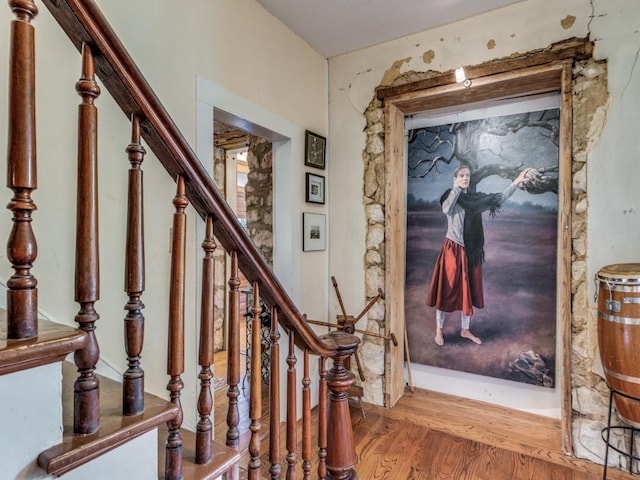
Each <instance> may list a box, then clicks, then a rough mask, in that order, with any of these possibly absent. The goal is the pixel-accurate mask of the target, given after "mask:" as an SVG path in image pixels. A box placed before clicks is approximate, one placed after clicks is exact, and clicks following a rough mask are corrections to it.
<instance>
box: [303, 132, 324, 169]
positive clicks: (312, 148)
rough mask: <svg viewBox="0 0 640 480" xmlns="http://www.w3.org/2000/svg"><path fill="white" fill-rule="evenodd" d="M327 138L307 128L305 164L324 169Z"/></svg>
mask: <svg viewBox="0 0 640 480" xmlns="http://www.w3.org/2000/svg"><path fill="white" fill-rule="evenodd" d="M326 150H327V139H326V138H325V137H321V136H320V135H318V134H317V133H313V132H310V131H309V130H307V131H306V132H305V135H304V164H305V165H308V166H309V167H314V168H320V169H321V170H324V167H325V154H326Z"/></svg>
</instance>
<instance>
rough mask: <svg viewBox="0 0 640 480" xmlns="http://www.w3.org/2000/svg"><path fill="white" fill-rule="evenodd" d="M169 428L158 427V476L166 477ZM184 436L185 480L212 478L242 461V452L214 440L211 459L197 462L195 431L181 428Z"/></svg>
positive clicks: (210, 479) (183, 462) (209, 479)
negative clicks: (166, 444)
mask: <svg viewBox="0 0 640 480" xmlns="http://www.w3.org/2000/svg"><path fill="white" fill-rule="evenodd" d="M167 435H168V430H167V427H166V425H163V426H161V427H160V428H159V429H158V472H159V476H158V478H161V479H164V475H163V474H162V473H163V472H164V467H165V463H164V462H165V452H166V450H165V442H166V439H167ZM180 435H181V436H182V445H183V446H182V478H183V480H212V479H215V478H218V477H220V476H221V475H222V474H224V473H226V472H227V471H228V470H229V469H230V468H232V467H233V466H234V465H237V464H238V463H239V462H240V452H239V451H238V450H236V449H234V448H231V447H228V446H226V445H222V444H220V443H218V442H216V441H214V442H213V452H212V457H211V460H210V461H209V462H208V463H205V464H203V465H198V464H196V463H195V455H196V451H195V444H196V440H195V438H196V436H195V433H193V432H191V431H189V430H181V431H180Z"/></svg>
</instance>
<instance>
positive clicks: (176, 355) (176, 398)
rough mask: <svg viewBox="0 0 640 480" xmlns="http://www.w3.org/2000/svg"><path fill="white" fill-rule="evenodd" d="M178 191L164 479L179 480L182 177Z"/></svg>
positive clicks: (183, 234) (183, 250) (183, 232)
mask: <svg viewBox="0 0 640 480" xmlns="http://www.w3.org/2000/svg"><path fill="white" fill-rule="evenodd" d="M177 180H178V188H177V192H176V196H175V197H174V199H173V205H174V206H175V209H176V211H175V213H174V214H173V238H172V243H171V280H170V286H169V350H168V355H169V357H168V359H167V375H169V376H170V377H171V378H170V379H169V383H168V384H167V390H169V393H170V398H171V402H173V403H175V404H176V405H177V406H178V414H177V415H176V417H175V418H174V419H173V420H170V421H168V422H167V427H168V428H169V436H168V438H167V445H166V462H165V479H166V480H174V479H181V478H182V436H181V435H180V427H181V426H182V420H183V413H182V404H181V403H180V393H181V391H182V388H183V387H184V384H183V383H182V378H181V375H182V374H183V373H184V301H185V296H184V288H185V254H186V237H187V216H186V214H185V212H184V211H185V209H186V208H187V205H189V200H187V197H186V195H185V184H184V178H183V177H182V176H180V175H179V176H178V179H177Z"/></svg>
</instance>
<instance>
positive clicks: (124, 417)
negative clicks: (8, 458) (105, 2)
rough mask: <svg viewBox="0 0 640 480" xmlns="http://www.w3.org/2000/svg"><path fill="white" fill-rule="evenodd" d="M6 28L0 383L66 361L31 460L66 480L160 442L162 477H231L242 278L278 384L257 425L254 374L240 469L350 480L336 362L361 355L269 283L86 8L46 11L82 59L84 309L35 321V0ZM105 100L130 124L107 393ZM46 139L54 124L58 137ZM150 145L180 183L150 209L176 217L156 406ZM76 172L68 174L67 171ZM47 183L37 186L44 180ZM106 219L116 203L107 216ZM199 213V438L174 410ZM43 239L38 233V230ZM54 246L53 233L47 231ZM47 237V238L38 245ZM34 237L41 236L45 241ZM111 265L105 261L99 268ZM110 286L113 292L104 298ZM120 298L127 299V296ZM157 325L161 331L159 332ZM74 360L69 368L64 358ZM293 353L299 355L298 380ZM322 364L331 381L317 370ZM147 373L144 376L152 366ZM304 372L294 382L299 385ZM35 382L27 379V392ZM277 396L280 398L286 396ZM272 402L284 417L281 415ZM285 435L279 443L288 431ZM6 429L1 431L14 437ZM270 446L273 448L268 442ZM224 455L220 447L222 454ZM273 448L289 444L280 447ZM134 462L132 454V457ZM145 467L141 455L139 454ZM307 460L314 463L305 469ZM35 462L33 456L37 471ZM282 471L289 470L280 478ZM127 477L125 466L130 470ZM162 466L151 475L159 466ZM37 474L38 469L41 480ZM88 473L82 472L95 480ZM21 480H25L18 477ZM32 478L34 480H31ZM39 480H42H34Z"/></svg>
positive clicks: (78, 269) (217, 197)
mask: <svg viewBox="0 0 640 480" xmlns="http://www.w3.org/2000/svg"><path fill="white" fill-rule="evenodd" d="M8 3H9V8H10V9H11V11H12V13H13V15H14V17H15V19H14V20H13V21H12V23H11V33H10V48H9V50H10V62H9V96H10V99H9V112H8V115H9V122H8V130H9V131H8V139H9V142H8V144H9V146H10V148H9V149H8V155H7V172H8V175H7V186H8V187H9V188H10V189H11V191H12V192H13V196H12V197H11V199H10V200H9V205H8V209H9V211H10V212H11V214H12V220H13V227H12V231H11V232H10V233H9V236H8V241H7V258H8V260H9V262H10V266H11V268H12V269H13V271H14V274H13V275H12V276H11V278H9V279H8V281H7V319H6V321H3V322H2V326H1V327H0V376H3V375H9V374H12V373H16V372H26V371H29V370H31V369H35V368H37V367H39V366H42V365H51V364H53V363H57V362H62V365H63V367H62V368H61V370H62V378H63V387H62V389H63V395H62V398H61V400H60V401H61V402H62V403H63V404H64V405H65V407H64V416H63V424H64V434H63V438H62V441H61V442H57V443H55V444H53V445H50V446H49V447H48V448H45V449H44V450H43V451H41V452H40V454H39V455H38V458H37V463H38V465H39V467H40V468H41V469H42V470H43V471H44V472H46V473H47V474H49V475H53V476H60V475H68V474H72V472H76V471H78V470H79V469H80V468H81V467H82V468H86V467H87V466H89V465H91V463H92V462H94V461H96V459H99V458H101V457H103V456H104V455H106V454H108V453H110V452H112V451H115V450H117V449H120V448H126V446H127V445H128V444H129V443H130V442H132V441H133V440H135V439H138V438H142V437H143V436H146V435H148V434H149V433H153V432H156V431H158V432H159V436H160V437H162V438H161V439H159V442H160V443H161V444H162V445H163V447H162V452H163V453H162V454H161V455H160V456H159V457H160V458H159V459H158V464H159V467H158V470H159V472H161V473H160V474H159V476H160V477H161V478H162V477H164V478H165V479H167V480H173V479H182V478H188V479H209V478H211V479H213V478H218V477H220V476H224V477H225V478H227V479H236V478H238V474H239V462H240V461H241V448H242V444H243V442H242V438H241V432H240V431H239V428H238V423H239V411H238V397H239V384H240V367H239V365H240V360H239V358H240V322H243V321H245V319H244V316H243V312H241V311H240V292H239V284H240V281H239V276H240V273H242V274H243V275H244V277H246V278H247V280H248V281H249V283H250V284H251V286H252V289H253V295H254V296H253V298H254V303H255V305H257V307H254V309H253V310H252V311H253V320H252V322H253V323H252V332H253V335H254V337H253V342H252V348H253V349H255V350H253V352H252V362H254V363H253V364H252V365H251V370H252V371H255V372H257V371H260V367H261V366H260V363H259V362H260V357H261V348H262V345H261V341H260V338H259V334H260V329H261V324H260V319H259V313H260V308H259V305H260V301H263V302H264V304H265V305H267V306H268V308H269V309H270V312H271V325H270V344H269V346H268V350H269V351H270V355H271V377H270V382H269V387H268V392H269V394H268V402H269V412H270V423H269V425H261V422H260V417H261V412H262V385H261V375H253V376H252V377H251V379H250V389H249V390H250V398H249V404H250V406H249V418H250V425H249V430H248V432H247V433H246V434H245V435H247V436H248V441H247V442H246V444H247V452H248V461H247V464H246V469H247V476H248V478H249V479H258V478H260V475H261V474H260V472H261V470H262V469H263V468H264V465H263V458H267V457H268V461H269V462H270V468H269V471H270V475H271V478H272V479H277V478H282V477H283V476H286V477H287V478H292V477H294V476H295V473H294V472H295V471H296V468H302V472H303V477H304V478H312V476H313V474H312V468H313V469H314V470H315V471H317V475H316V476H315V478H320V479H343V480H348V479H352V478H357V475H356V474H355V470H354V467H355V464H356V456H355V448H354V444H353V433H352V427H351V420H350V415H349V407H348V390H349V387H350V386H351V385H352V384H353V382H354V380H355V379H354V376H353V374H352V373H351V372H350V371H349V370H348V369H347V368H345V361H346V360H347V359H348V358H349V357H350V356H351V355H352V354H353V353H354V352H355V351H356V349H357V346H358V343H359V340H358V338H357V337H355V336H353V335H349V334H347V333H344V332H341V331H334V332H331V333H329V334H327V335H324V336H318V335H316V333H315V332H314V330H313V329H312V328H311V326H310V324H309V323H308V322H307V320H306V317H305V316H304V315H303V314H302V313H301V312H300V311H299V310H298V308H297V307H296V305H295V304H294V303H293V301H292V300H291V298H290V297H289V295H288V294H287V293H286V291H285V289H284V288H283V287H282V286H281V285H280V282H279V281H278V279H277V278H276V277H275V275H274V273H273V272H272V270H271V269H270V267H269V266H268V265H267V263H266V262H265V260H264V258H263V257H262V256H261V254H260V253H259V251H258V249H257V248H256V246H255V245H254V244H253V242H252V241H251V239H250V238H249V237H248V235H247V233H246V231H245V230H244V228H243V227H242V225H241V224H240V223H239V222H238V220H237V219H236V217H235V215H234V213H233V211H232V209H231V208H230V207H229V205H228V204H227V202H226V201H225V199H224V197H223V196H222V195H221V193H220V192H219V191H218V189H217V188H216V186H215V185H214V183H213V181H212V179H211V178H210V176H209V175H208V174H207V172H206V171H205V169H204V168H203V167H202V164H201V162H200V160H199V159H198V158H197V157H196V155H195V154H194V152H193V151H192V149H191V147H190V146H189V144H188V143H187V141H186V140H185V138H184V137H183V136H182V134H181V133H180V131H179V129H178V128H177V126H176V125H175V123H174V122H173V120H172V119H171V117H170V116H169V115H168V114H167V112H166V110H165V109H164V107H163V105H162V103H161V102H160V100H159V99H158V98H157V97H156V95H155V93H154V92H153V91H152V89H151V88H150V86H149V85H148V83H147V82H146V80H145V79H144V77H143V76H142V74H141V73H140V71H139V69H138V68H137V66H136V64H135V62H134V61H133V59H132V58H131V57H130V56H129V54H128V53H127V51H126V49H125V47H124V46H123V45H122V43H121V42H120V40H119V38H118V37H117V36H116V34H115V33H114V31H113V30H112V29H111V27H110V26H109V24H108V22H107V20H106V19H105V18H104V17H103V15H102V14H101V12H100V11H99V10H98V8H97V7H96V5H95V4H94V3H93V1H92V0H43V1H42V2H41V3H42V4H43V5H44V6H46V8H48V9H49V11H50V12H51V14H52V15H53V17H54V18H55V20H56V21H57V22H58V23H59V25H60V27H61V28H62V29H63V30H64V32H65V33H66V34H67V36H68V37H69V39H70V40H71V42H72V43H73V45H75V46H76V47H77V49H78V50H79V52H80V53H81V62H80V63H81V67H80V77H79V80H78V82H77V83H76V85H75V87H76V91H77V93H78V95H79V97H80V104H79V107H78V126H79V131H78V152H77V155H78V166H77V192H78V202H77V205H76V232H75V237H76V243H75V265H74V268H75V283H74V291H75V296H74V298H73V299H69V301H70V302H75V303H77V304H78V313H77V314H76V316H75V319H74V321H75V323H76V328H72V327H69V326H63V325H58V324H55V323H52V322H48V321H43V320H40V319H39V318H38V308H39V307H38V282H37V279H36V277H35V276H34V274H33V272H32V269H33V268H34V265H36V264H37V241H36V237H35V233H34V229H33V228H32V224H33V223H35V222H37V216H34V215H33V213H34V211H35V210H36V208H37V207H36V204H35V201H34V199H33V198H32V192H33V191H34V190H35V189H36V188H37V186H38V185H37V168H36V148H35V145H36V136H35V135H36V134H35V130H36V129H35V125H36V122H35V85H36V82H35V79H36V76H35V54H36V52H35V41H34V38H35V28H34V26H33V25H32V21H33V20H34V19H35V17H36V16H37V14H38V7H37V6H36V3H35V2H34V1H32V0H9V2H8ZM96 76H97V77H99V78H100V80H101V81H102V84H103V85H104V86H105V87H106V90H107V92H108V93H109V94H110V95H111V97H112V98H113V100H114V101H115V102H116V103H117V105H118V106H119V107H120V108H121V110H122V112H123V113H124V117H125V119H126V121H128V122H131V138H130V139H129V141H128V142H127V141H123V146H126V152H127V157H128V160H129V164H130V168H129V171H128V195H127V205H128V207H127V218H126V219H123V221H125V222H126V246H125V251H124V252H123V254H122V257H123V259H122V261H123V264H124V270H125V284H124V290H125V292H126V295H127V297H128V300H127V302H126V304H125V305H124V310H125V315H124V326H123V336H124V339H125V341H124V347H125V351H126V356H127V369H126V371H125V372H124V373H123V374H122V381H121V382H113V381H111V380H108V379H106V378H104V377H101V376H99V375H98V374H97V372H96V366H97V364H98V362H99V359H100V346H99V325H100V323H99V322H98V320H99V318H100V315H99V312H98V304H97V302H98V300H99V298H100V268H99V265H100V254H99V252H100V245H99V234H98V223H99V222H98V212H99V210H100V209H99V206H98V201H97V200H98V194H97V192H98V185H99V183H100V179H99V175H98V172H99V169H98V149H97V145H98V142H97V132H98V130H99V127H98V115H97V108H98V107H97V105H98V103H99V97H100V95H101V94H102V93H103V92H101V89H100V87H99V86H98V83H97V81H96ZM53 128H55V126H54V127H53ZM143 142H144V144H145V146H146V147H148V148H150V149H151V150H152V152H153V153H154V155H155V157H156V158H157V159H158V160H159V162H160V163H161V165H162V166H163V167H164V169H165V170H166V172H167V173H168V174H169V175H170V176H171V178H172V179H173V180H174V181H175V184H176V193H175V196H174V199H173V205H172V206H171V205H167V206H166V207H165V208H164V209H163V208H162V207H161V206H159V203H158V201H155V200H153V201H152V202H153V203H152V204H153V205H154V210H153V212H152V213H153V214H154V215H157V214H161V212H162V210H165V211H166V212H167V215H169V214H170V212H171V210H173V214H172V215H173V217H172V218H173V228H172V239H171V256H170V260H169V261H170V266H169V270H170V272H171V273H170V278H169V279H168V283H169V291H168V292H167V298H168V309H167V310H168V311H167V316H168V322H167V324H166V325H165V328H166V332H167V345H168V358H167V363H166V366H167V369H166V374H167V378H168V383H167V393H166V397H165V398H159V397H158V396H157V395H150V394H149V393H147V392H145V387H144V378H145V372H144V369H143V365H142V351H143V348H144V328H145V319H144V315H143V311H144V308H145V305H144V303H143V295H144V291H145V276H146V275H147V270H149V271H150V274H151V275H155V270H154V267H156V266H157V265H156V264H155V263H154V265H151V266H150V267H151V268H147V266H146V263H145V254H144V251H145V249H144V245H145V235H144V197H143V190H144V189H143V175H142V164H143V161H144V159H145V155H146V149H145V146H143ZM74 173H76V172H74ZM45 181H46V179H45ZM107 208H109V206H107ZM188 209H193V210H194V211H195V213H196V214H197V217H199V219H200V221H201V222H203V225H204V230H205V235H204V238H203V240H202V253H201V255H202V270H201V275H200V276H201V278H202V281H201V286H202V289H201V294H200V319H199V327H200V328H199V329H198V330H199V331H198V338H197V339H188V340H189V341H188V344H196V343H197V344H198V345H199V349H198V355H197V357H198V366H197V368H199V374H198V382H199V383H198V385H199V397H198V402H197V410H198V417H199V420H198V423H197V427H196V428H195V431H194V432H188V431H187V430H185V429H184V428H183V425H182V424H183V416H184V412H183V407H182V401H181V395H182V389H183V388H184V382H183V375H184V373H185V344H186V343H187V341H186V340H187V339H185V332H186V328H185V325H186V324H188V323H189V322H191V323H193V324H197V323H198V322H197V321H196V320H195V319H188V318H186V316H185V299H186V296H187V292H186V289H187V288H188V287H190V286H192V285H191V283H193V282H187V280H186V264H185V258H186V257H187V249H188V245H187V235H186V222H187V219H188V215H187V211H188ZM36 231H37V230H36ZM46 234H51V235H54V234H56V232H46ZM42 238H46V235H45V236H43V237H42ZM41 241H42V240H41ZM218 248H223V249H224V251H225V252H226V253H227V254H228V258H229V263H230V268H229V270H230V276H229V280H228V285H229V288H228V290H227V291H226V292H225V295H227V296H228V311H227V312H226V314H227V318H226V321H227V322H228V338H227V341H226V344H227V347H228V359H229V360H228V368H227V383H228V390H227V407H226V410H227V415H226V418H227V426H228V429H227V433H226V438H222V439H220V438H215V439H214V438H213V429H212V422H211V413H212V410H213V396H212V393H211V379H212V370H211V365H212V361H213V318H214V316H213V305H214V301H213V300H214V296H215V289H214V281H213V279H214V274H215V272H214V266H215V263H214V252H215V251H216V249H218ZM107 267H108V268H114V267H113V265H107ZM110 288H117V287H113V286H111V287H110ZM120 288H121V287H120ZM156 328H157V327H156ZM281 344H282V348H286V352H287V356H286V365H281V364H280V348H281ZM71 354H73V360H74V361H73V364H71V363H70V362H65V361H64V360H65V358H67V357H69V356H70V355H71ZM298 357H301V358H302V361H301V368H300V367H298ZM314 357H315V359H316V361H318V365H319V375H320V381H319V385H318V396H317V400H315V399H312V395H311V379H310V373H309V372H310V368H311V367H310V365H311V358H314ZM327 359H331V360H332V362H331V363H330V365H331V368H330V370H328V371H327V370H326V368H325V365H329V363H328V362H326V360H327ZM153 367H155V366H154V365H147V366H145V368H147V369H149V368H153ZM298 370H301V374H300V372H299V371H298ZM26 381H27V382H28V380H26ZM281 384H283V385H286V387H285V388H284V391H283V392H281V391H280V385H281ZM298 398H301V404H302V427H301V431H300V435H301V438H300V444H301V447H300V450H301V451H300V452H298V451H297V448H298V435H299V433H298V428H297V422H298V420H299V417H298ZM312 403H317V408H318V412H319V420H318V425H317V428H318V434H317V438H318V445H317V450H316V451H317V453H316V454H315V455H314V454H312V445H311V438H312V435H311V408H312ZM281 404H282V405H283V409H284V410H283V412H282V415H281V411H280V410H281ZM282 422H284V423H285V424H286V426H285V431H286V437H285V440H284V441H283V442H281V441H280V432H281V423H282ZM8 434H9V433H3V434H0V435H8ZM264 438H268V452H266V451H264V450H263V448H262V445H261V444H262V439H264ZM223 444H224V445H223ZM281 444H282V445H283V446H284V447H285V448H286V455H285V453H284V450H285V448H281ZM134 453H135V452H134ZM138 458H139V459H140V461H146V459H145V457H144V455H142V453H140V454H139V455H138ZM312 458H315V459H317V460H316V461H315V463H314V465H313V467H312ZM32 460H33V461H35V459H32ZM281 463H282V465H285V467H282V466H281ZM125 467H126V466H125ZM154 468H155V465H154ZM38 475H40V473H39V474H38ZM89 476H90V475H89ZM20 478H30V477H28V476H27V477H25V476H24V475H22V476H21V477H20ZM33 478H36V476H34V477H33ZM37 478H40V476H38V477H37Z"/></svg>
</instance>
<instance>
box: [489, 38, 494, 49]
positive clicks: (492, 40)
mask: <svg viewBox="0 0 640 480" xmlns="http://www.w3.org/2000/svg"><path fill="white" fill-rule="evenodd" d="M487 48H488V49H489V50H492V49H494V48H496V41H495V40H494V39H493V38H492V39H491V40H489V41H488V42H487Z"/></svg>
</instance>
